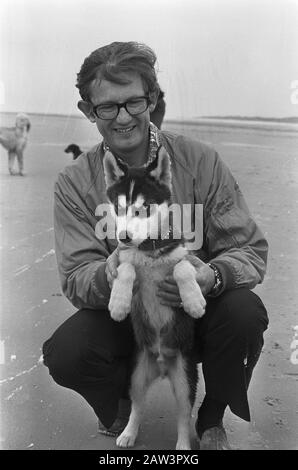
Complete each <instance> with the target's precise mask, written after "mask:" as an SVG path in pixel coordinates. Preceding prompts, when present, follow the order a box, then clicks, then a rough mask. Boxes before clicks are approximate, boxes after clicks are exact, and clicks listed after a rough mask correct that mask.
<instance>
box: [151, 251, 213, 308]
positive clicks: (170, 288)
mask: <svg viewBox="0 0 298 470" xmlns="http://www.w3.org/2000/svg"><path fill="white" fill-rule="evenodd" d="M185 259H186V260H187V261H189V262H190V263H191V264H192V265H193V266H194V267H195V268H196V271H197V274H196V281H197V283H198V284H199V286H200V288H201V291H202V294H203V295H204V296H205V295H207V294H208V293H209V292H210V291H211V289H212V287H213V286H214V284H215V275H214V271H213V269H211V268H210V266H208V264H206V263H204V262H203V261H201V260H200V259H199V258H197V257H196V256H194V255H186V256H185ZM158 287H159V291H158V297H159V298H160V299H161V302H160V303H161V304H162V305H168V306H171V307H180V306H181V298H180V294H179V289H178V286H177V283H176V281H175V279H174V278H173V276H172V275H169V276H167V277H166V278H165V280H164V281H161V282H159V283H158Z"/></svg>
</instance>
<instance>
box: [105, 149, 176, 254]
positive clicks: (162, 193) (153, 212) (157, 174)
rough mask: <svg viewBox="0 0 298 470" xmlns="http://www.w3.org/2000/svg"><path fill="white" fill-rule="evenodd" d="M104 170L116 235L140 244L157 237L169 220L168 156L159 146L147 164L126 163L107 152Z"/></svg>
mask: <svg viewBox="0 0 298 470" xmlns="http://www.w3.org/2000/svg"><path fill="white" fill-rule="evenodd" d="M103 165H104V174H105V181H106V187H107V197H108V199H109V201H110V202H111V204H112V207H113V214H114V216H115V218H116V223H117V238H118V240H119V241H122V242H124V243H127V244H133V245H135V246H138V245H140V244H141V243H142V242H143V241H144V240H146V239H147V238H155V239H156V238H158V236H159V235H160V233H161V232H162V231H163V230H164V226H165V224H166V223H168V206H169V204H170V202H171V169H170V165H171V162H170V158H169V155H168V154H167V152H166V150H165V149H164V148H163V147H160V148H159V150H158V153H157V156H156V158H155V159H154V160H153V161H152V162H151V163H150V165H148V166H147V167H141V168H137V167H129V166H128V165H126V164H125V163H123V162H122V161H120V160H119V159H117V158H115V157H114V155H113V154H112V153H111V152H109V151H108V152H106V154H105V157H104V161H103Z"/></svg>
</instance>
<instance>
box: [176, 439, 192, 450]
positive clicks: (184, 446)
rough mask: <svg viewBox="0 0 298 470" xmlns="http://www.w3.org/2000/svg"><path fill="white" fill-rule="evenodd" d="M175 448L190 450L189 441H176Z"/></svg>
mask: <svg viewBox="0 0 298 470" xmlns="http://www.w3.org/2000/svg"><path fill="white" fill-rule="evenodd" d="M176 450H191V446H190V443H189V442H187V441H178V442H177V444H176Z"/></svg>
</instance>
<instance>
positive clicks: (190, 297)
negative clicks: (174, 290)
mask: <svg viewBox="0 0 298 470" xmlns="http://www.w3.org/2000/svg"><path fill="white" fill-rule="evenodd" d="M197 287H198V289H194V290H192V291H191V292H184V294H183V295H181V298H182V304H183V309H184V310H185V312H186V313H188V314H189V315H190V316H191V317H193V318H201V317H202V316H203V315H204V313H205V308H206V300H205V299H204V297H203V295H202V292H201V289H200V287H199V286H197Z"/></svg>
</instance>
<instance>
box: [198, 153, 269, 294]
mask: <svg viewBox="0 0 298 470" xmlns="http://www.w3.org/2000/svg"><path fill="white" fill-rule="evenodd" d="M210 174H211V177H210V180H209V181H210V185H209V188H208V192H207V195H206V198H205V203H204V225H205V240H206V245H207V250H208V258H209V261H210V262H212V263H213V264H214V265H216V266H217V268H218V269H219V270H220V272H221V274H222V277H223V289H222V290H226V289H232V288H237V287H248V288H250V289H253V288H254V287H255V286H256V285H257V284H258V283H261V282H262V281H263V278H264V275H265V272H266V263H267V253H268V244H267V241H266V239H265V238H264V236H263V234H262V232H261V230H260V229H259V227H258V226H257V224H256V222H255V221H254V220H253V218H252V216H251V214H250V212H249V210H248V207H247V204H246V202H245V200H244V197H243V195H242V193H241V191H240V189H239V186H238V184H237V182H236V181H235V179H234V177H233V176H232V174H231V172H230V171H229V169H228V168H227V166H226V165H225V164H224V163H223V162H222V160H221V159H220V158H219V156H218V155H217V153H215V158H214V161H213V167H212V170H211V172H210Z"/></svg>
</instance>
